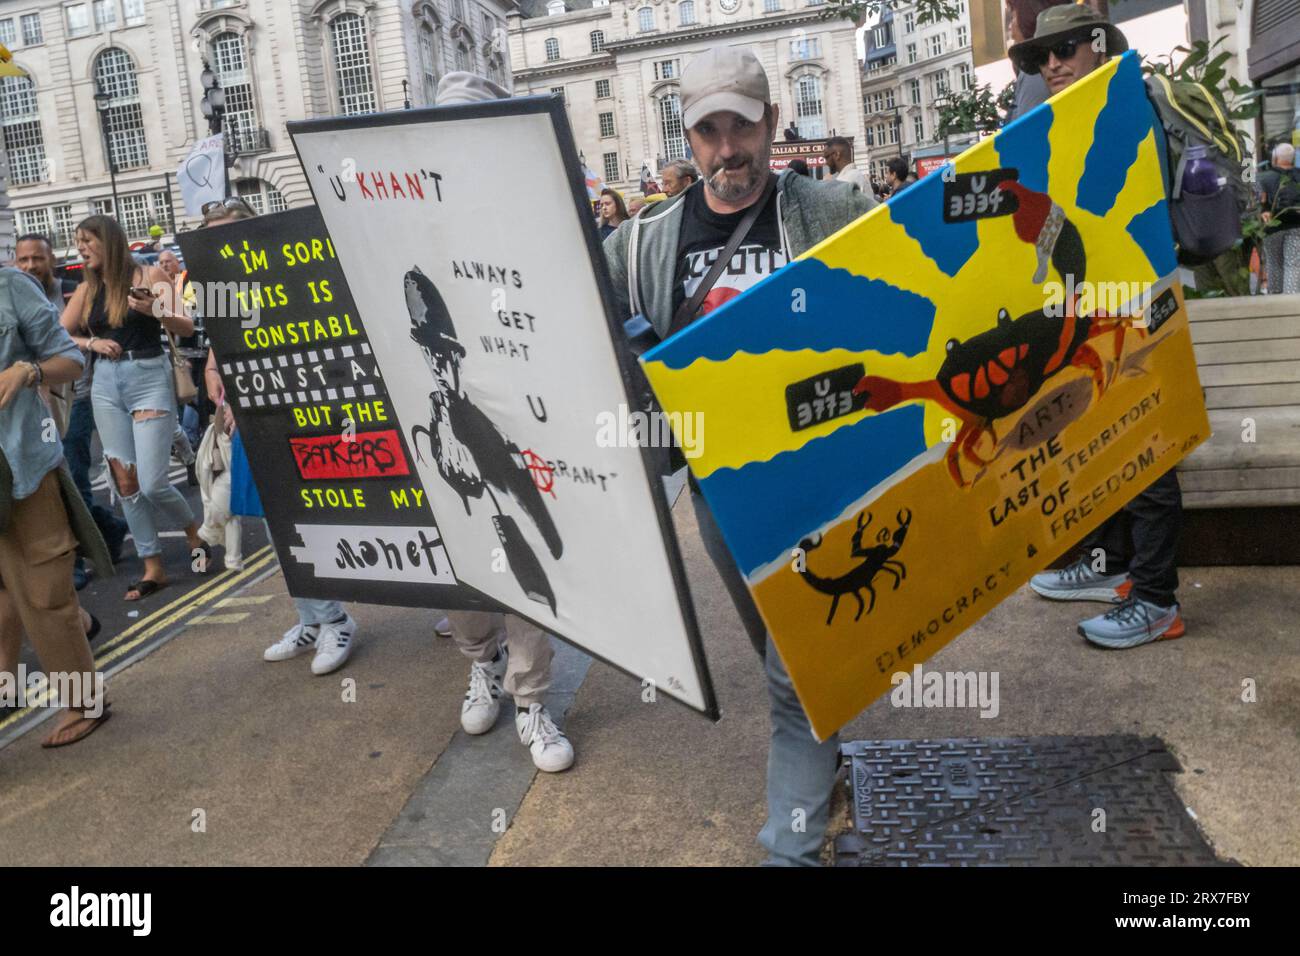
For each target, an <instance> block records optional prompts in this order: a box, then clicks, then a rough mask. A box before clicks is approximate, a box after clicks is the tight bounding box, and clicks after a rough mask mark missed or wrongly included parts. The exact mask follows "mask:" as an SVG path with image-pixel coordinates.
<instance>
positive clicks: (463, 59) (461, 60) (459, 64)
mask: <svg viewBox="0 0 1300 956" xmlns="http://www.w3.org/2000/svg"><path fill="white" fill-rule="evenodd" d="M456 69H458V70H461V71H462V72H466V73H467V72H469V70H470V64H469V50H467V49H466V48H465V44H463V43H457V44H456Z"/></svg>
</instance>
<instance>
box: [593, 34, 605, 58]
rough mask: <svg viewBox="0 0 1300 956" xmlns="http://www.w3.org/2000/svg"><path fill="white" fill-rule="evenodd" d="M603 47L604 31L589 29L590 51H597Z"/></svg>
mask: <svg viewBox="0 0 1300 956" xmlns="http://www.w3.org/2000/svg"><path fill="white" fill-rule="evenodd" d="M603 49H605V33H604V31H603V30H592V31H591V52H592V53H599V52H600V51H601V50H603Z"/></svg>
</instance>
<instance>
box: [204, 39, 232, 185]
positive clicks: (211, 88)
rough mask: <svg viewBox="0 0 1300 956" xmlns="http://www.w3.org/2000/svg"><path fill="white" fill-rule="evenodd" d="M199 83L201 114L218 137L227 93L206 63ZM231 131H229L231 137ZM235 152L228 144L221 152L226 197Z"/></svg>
mask: <svg viewBox="0 0 1300 956" xmlns="http://www.w3.org/2000/svg"><path fill="white" fill-rule="evenodd" d="M199 83H200V84H201V85H202V87H203V99H202V100H200V101H199V112H201V113H202V114H203V116H204V118H205V119H206V120H207V121H208V131H209V132H210V133H211V134H212V135H213V136H216V135H217V134H218V133H220V132H221V128H222V126H223V124H224V121H225V116H226V91H225V90H223V89H222V88H221V83H220V82H218V80H217V74H216V73H214V72H212V67H210V66H208V64H207V62H206V61H205V62H204V64H203V72H202V73H200V74H199ZM230 132H231V131H229V130H228V131H227V135H229V133H230ZM232 151H233V144H231V143H226V144H225V145H224V147H223V149H222V150H221V162H222V167H223V172H224V173H225V176H224V178H225V189H224V193H223V194H224V195H225V196H229V195H230V156H231V153H232Z"/></svg>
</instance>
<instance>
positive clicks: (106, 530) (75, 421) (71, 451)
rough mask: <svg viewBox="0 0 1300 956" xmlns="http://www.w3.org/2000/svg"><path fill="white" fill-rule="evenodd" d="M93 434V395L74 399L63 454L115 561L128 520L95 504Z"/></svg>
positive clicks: (73, 480) (82, 497) (83, 499)
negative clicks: (91, 473) (91, 482)
mask: <svg viewBox="0 0 1300 956" xmlns="http://www.w3.org/2000/svg"><path fill="white" fill-rule="evenodd" d="M94 434H95V412H94V409H93V408H92V407H91V404H90V396H86V397H85V398H79V399H77V400H76V401H75V402H73V403H72V412H71V414H70V415H69V416H68V431H67V433H66V434H65V435H64V436H63V457H64V459H65V460H66V461H67V463H68V471H69V472H71V474H72V483H73V484H74V485H76V486H77V491H79V492H81V500H82V501H84V502H85V503H86V507H87V508H88V509H90V516H91V517H92V518H94V519H95V524H96V525H97V526H98V527H99V533H100V534H102V535H103V536H104V541H105V542H106V543H107V544H108V550H109V553H110V554H111V555H112V556H113V560H115V561H116V560H117V555H118V552H119V551H121V549H122V540H123V539H124V538H125V537H126V532H127V527H126V522H125V521H123V520H122V519H121V518H119V517H118V516H117V515H115V514H113V512H112V511H110V510H109V509H107V508H105V507H104V506H103V505H97V504H95V493H94V491H93V490H92V489H91V486H90V437H91V436H92V435H94Z"/></svg>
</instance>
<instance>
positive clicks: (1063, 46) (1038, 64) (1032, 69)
mask: <svg viewBox="0 0 1300 956" xmlns="http://www.w3.org/2000/svg"><path fill="white" fill-rule="evenodd" d="M1087 39H1088V38H1087V37H1071V38H1069V39H1066V40H1060V41H1058V42H1056V43H1053V44H1052V45H1051V46H1048V47H1031V48H1030V49H1028V50H1024V51H1022V52H1021V54H1020V56H1019V57H1018V59H1019V61H1020V68H1021V69H1022V70H1024V71H1025V72H1026V73H1030V74H1033V73H1038V72H1039V71H1040V70H1042V68H1043V67H1045V66H1047V61H1048V59H1049V58H1050V57H1051V56H1052V55H1053V54H1055V56H1056V58H1057V59H1058V60H1060V61H1062V62H1064V61H1066V60H1068V59H1070V58H1071V57H1073V56H1074V54H1076V53H1077V52H1079V47H1081V46H1083V45H1084V44H1085V43H1086V42H1087Z"/></svg>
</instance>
